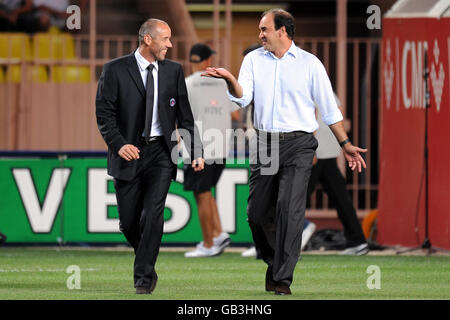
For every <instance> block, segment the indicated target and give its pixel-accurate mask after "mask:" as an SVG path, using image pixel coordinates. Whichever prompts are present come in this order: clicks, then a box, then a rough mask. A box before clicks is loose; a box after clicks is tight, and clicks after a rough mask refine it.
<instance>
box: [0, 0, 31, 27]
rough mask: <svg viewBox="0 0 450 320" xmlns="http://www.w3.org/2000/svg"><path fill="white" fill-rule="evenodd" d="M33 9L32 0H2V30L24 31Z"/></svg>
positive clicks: (0, 3)
mask: <svg viewBox="0 0 450 320" xmlns="http://www.w3.org/2000/svg"><path fill="white" fill-rule="evenodd" d="M32 9H33V2H32V0H0V31H3V32H5V31H22V30H21V29H22V27H23V26H24V25H25V24H26V21H23V20H24V18H25V17H26V15H27V14H28V13H30V12H31V10H32Z"/></svg>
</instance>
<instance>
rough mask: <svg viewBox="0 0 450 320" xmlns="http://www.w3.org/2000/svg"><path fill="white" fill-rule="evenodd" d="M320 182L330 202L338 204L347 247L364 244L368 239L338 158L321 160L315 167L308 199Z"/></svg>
mask: <svg viewBox="0 0 450 320" xmlns="http://www.w3.org/2000/svg"><path fill="white" fill-rule="evenodd" d="M318 182H320V183H321V184H322V187H323V189H324V191H325V192H326V193H327V195H328V197H329V198H330V200H331V201H332V202H334V203H335V204H336V209H337V214H338V218H339V220H340V221H341V223H342V226H343V227H344V235H345V239H346V240H347V247H354V246H357V245H359V244H362V243H364V242H365V241H366V239H365V237H364V233H363V231H362V228H361V224H360V223H359V221H358V218H357V216H356V210H355V208H354V207H353V204H352V200H351V198H350V196H349V194H348V192H347V189H346V188H347V186H346V183H345V179H344V177H343V176H342V174H341V172H340V171H339V168H338V166H337V162H336V158H330V159H319V160H318V161H317V163H316V165H314V166H313V168H312V171H311V179H310V180H309V185H308V199H309V198H310V197H311V194H312V193H313V191H314V189H315V187H316V185H317V183H318Z"/></svg>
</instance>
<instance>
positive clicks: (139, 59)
mask: <svg viewBox="0 0 450 320" xmlns="http://www.w3.org/2000/svg"><path fill="white" fill-rule="evenodd" d="M134 56H135V58H136V61H137V64H138V66H139V69H140V70H141V72H142V71H144V70H146V69H147V67H148V65H149V64H150V62H149V61H148V60H147V59H145V58H144V57H143V56H142V55H141V53H140V52H139V49H136V51H135V52H134ZM151 63H152V64H153V65H154V66H155V69H156V71H158V61H157V60H155V61H154V62H151Z"/></svg>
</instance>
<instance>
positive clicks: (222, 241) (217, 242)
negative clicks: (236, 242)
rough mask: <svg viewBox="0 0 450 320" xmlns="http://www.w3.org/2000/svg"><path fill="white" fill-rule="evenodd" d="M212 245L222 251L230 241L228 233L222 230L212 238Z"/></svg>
mask: <svg viewBox="0 0 450 320" xmlns="http://www.w3.org/2000/svg"><path fill="white" fill-rule="evenodd" d="M213 242H214V247H217V248H218V249H219V251H220V252H221V253H222V252H223V250H224V249H225V248H226V247H228V246H229V245H230V243H231V239H230V235H229V234H228V233H226V232H222V233H221V234H219V235H218V236H217V237H216V238H213Z"/></svg>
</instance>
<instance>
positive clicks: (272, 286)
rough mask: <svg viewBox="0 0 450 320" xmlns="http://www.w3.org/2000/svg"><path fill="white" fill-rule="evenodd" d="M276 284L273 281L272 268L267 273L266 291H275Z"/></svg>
mask: <svg viewBox="0 0 450 320" xmlns="http://www.w3.org/2000/svg"><path fill="white" fill-rule="evenodd" d="M275 286H276V282H275V281H274V280H273V275H272V268H270V267H269V268H267V271H266V291H275Z"/></svg>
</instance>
